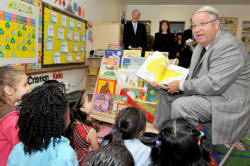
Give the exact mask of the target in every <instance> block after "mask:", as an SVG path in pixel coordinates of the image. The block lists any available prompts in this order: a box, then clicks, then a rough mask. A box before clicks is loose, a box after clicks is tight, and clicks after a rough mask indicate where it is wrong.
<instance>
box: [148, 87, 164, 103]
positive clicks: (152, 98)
mask: <svg viewBox="0 0 250 166" xmlns="http://www.w3.org/2000/svg"><path fill="white" fill-rule="evenodd" d="M160 96H161V89H155V88H153V87H152V86H148V91H147V101H149V102H154V103H157V104H158V103H159V100H160Z"/></svg>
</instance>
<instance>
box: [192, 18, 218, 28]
mask: <svg viewBox="0 0 250 166" xmlns="http://www.w3.org/2000/svg"><path fill="white" fill-rule="evenodd" d="M215 21H216V20H211V21H208V22H201V23H199V24H195V25H191V29H196V28H197V27H205V26H206V25H207V24H209V23H212V22H215Z"/></svg>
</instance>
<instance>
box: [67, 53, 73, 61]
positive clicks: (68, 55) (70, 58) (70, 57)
mask: <svg viewBox="0 0 250 166" xmlns="http://www.w3.org/2000/svg"><path fill="white" fill-rule="evenodd" d="M67 62H72V53H67Z"/></svg>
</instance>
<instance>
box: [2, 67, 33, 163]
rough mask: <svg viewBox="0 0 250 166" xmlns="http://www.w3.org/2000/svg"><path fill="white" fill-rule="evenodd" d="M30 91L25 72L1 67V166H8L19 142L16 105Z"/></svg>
mask: <svg viewBox="0 0 250 166" xmlns="http://www.w3.org/2000/svg"><path fill="white" fill-rule="evenodd" d="M29 89H30V88H29V85H28V84H27V77H26V75H25V73H24V72H23V71H21V70H18V69H17V68H14V67H12V66H4V67H0V154H1V155H0V165H6V163H7V160H8V156H9V153H10V151H11V150H12V148H13V147H14V146H15V145H16V144H17V143H18V142H19V139H18V136H17V133H18V129H17V128H16V125H17V120H18V111H17V110H16V109H15V107H14V104H15V103H16V102H19V101H20V100H21V97H22V95H23V94H25V93H27V92H29Z"/></svg>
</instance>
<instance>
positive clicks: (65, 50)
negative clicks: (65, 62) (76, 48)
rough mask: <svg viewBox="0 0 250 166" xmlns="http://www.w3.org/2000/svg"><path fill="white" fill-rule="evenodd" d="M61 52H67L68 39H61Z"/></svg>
mask: <svg viewBox="0 0 250 166" xmlns="http://www.w3.org/2000/svg"><path fill="white" fill-rule="evenodd" d="M61 52H62V53H67V52H68V46H67V42H66V41H61Z"/></svg>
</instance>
